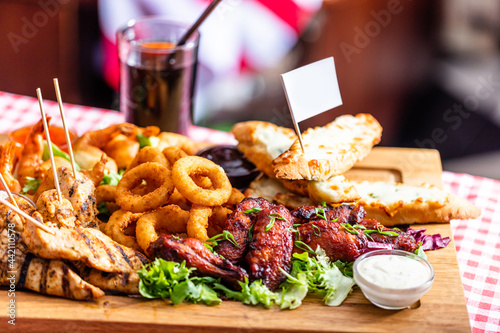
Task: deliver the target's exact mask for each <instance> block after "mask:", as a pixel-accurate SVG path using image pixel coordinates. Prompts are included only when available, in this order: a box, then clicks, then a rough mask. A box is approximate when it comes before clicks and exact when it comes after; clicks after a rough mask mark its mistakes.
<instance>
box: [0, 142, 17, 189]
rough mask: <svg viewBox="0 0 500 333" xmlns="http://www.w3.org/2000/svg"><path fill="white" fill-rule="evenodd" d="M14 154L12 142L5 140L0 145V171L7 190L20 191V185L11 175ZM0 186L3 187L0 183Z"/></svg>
mask: <svg viewBox="0 0 500 333" xmlns="http://www.w3.org/2000/svg"><path fill="white" fill-rule="evenodd" d="M15 154H16V151H15V144H14V142H7V143H6V144H5V145H4V146H0V173H1V174H2V176H3V178H4V179H5V182H6V183H7V186H8V187H9V190H11V191H13V192H19V191H21V185H20V184H19V182H18V181H17V179H15V178H14V176H13V171H14V158H15ZM0 188H3V187H2V186H1V185H0Z"/></svg>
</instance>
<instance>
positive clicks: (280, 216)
mask: <svg viewBox="0 0 500 333" xmlns="http://www.w3.org/2000/svg"><path fill="white" fill-rule="evenodd" d="M293 222H294V218H293V216H292V215H291V214H290V211H289V210H288V209H287V208H286V207H285V206H282V205H270V207H269V208H268V209H264V210H262V211H260V212H259V213H258V214H257V217H256V222H255V226H254V230H253V236H252V241H251V243H250V246H249V251H248V253H247V255H246V261H247V263H248V266H249V272H250V277H251V279H252V280H259V279H261V280H262V282H263V283H264V284H265V285H266V286H267V287H268V288H269V289H271V290H273V289H276V288H277V287H278V286H279V285H280V284H281V282H283V281H284V280H285V278H286V276H285V274H283V272H281V270H280V268H281V269H283V270H284V271H286V272H289V271H290V264H291V259H292V250H293V236H292V231H291V228H292V226H293Z"/></svg>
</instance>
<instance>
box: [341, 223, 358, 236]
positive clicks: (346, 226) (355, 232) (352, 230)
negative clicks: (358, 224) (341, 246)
mask: <svg viewBox="0 0 500 333" xmlns="http://www.w3.org/2000/svg"><path fill="white" fill-rule="evenodd" d="M340 226H341V227H342V228H344V229H345V230H347V232H349V233H351V234H353V235H359V231H358V230H356V229H355V228H354V227H353V226H352V225H350V224H349V223H340Z"/></svg>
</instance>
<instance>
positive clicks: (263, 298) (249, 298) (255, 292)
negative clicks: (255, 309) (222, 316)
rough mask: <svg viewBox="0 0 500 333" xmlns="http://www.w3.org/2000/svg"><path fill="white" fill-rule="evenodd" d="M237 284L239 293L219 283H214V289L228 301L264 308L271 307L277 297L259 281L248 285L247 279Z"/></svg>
mask: <svg viewBox="0 0 500 333" xmlns="http://www.w3.org/2000/svg"><path fill="white" fill-rule="evenodd" d="M238 283H239V285H240V286H241V291H234V290H231V289H229V288H227V287H226V286H224V285H222V284H220V283H215V285H214V288H215V289H217V290H220V291H222V292H223V293H224V295H225V296H226V297H227V298H229V299H233V300H236V301H240V302H242V303H243V304H249V305H258V304H262V305H263V306H264V307H266V308H268V307H270V306H272V305H273V304H274V303H275V302H276V300H277V299H278V297H279V295H278V294H277V293H274V292H272V291H270V290H269V288H267V287H266V285H264V284H263V283H262V281H261V280H256V281H254V282H252V283H249V282H248V279H245V282H238Z"/></svg>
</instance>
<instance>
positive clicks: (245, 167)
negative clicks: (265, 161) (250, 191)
mask: <svg viewBox="0 0 500 333" xmlns="http://www.w3.org/2000/svg"><path fill="white" fill-rule="evenodd" d="M197 155H198V156H201V157H204V158H206V159H209V160H211V161H213V162H214V163H216V164H218V165H220V166H221V167H222V169H224V171H225V172H226V175H227V177H228V178H229V181H230V182H231V185H232V186H233V187H235V188H237V189H239V190H244V189H246V188H248V185H250V182H252V180H254V179H255V177H257V176H258V175H259V173H260V171H259V170H257V168H256V167H255V165H253V164H252V162H250V161H249V160H247V159H246V157H245V155H243V153H242V152H241V151H239V150H238V148H236V146H231V145H222V146H214V147H209V148H205V149H203V150H200V151H199V152H198V154H197Z"/></svg>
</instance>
